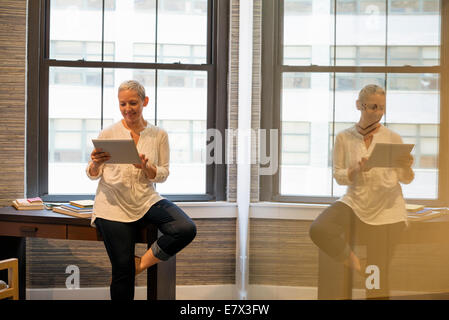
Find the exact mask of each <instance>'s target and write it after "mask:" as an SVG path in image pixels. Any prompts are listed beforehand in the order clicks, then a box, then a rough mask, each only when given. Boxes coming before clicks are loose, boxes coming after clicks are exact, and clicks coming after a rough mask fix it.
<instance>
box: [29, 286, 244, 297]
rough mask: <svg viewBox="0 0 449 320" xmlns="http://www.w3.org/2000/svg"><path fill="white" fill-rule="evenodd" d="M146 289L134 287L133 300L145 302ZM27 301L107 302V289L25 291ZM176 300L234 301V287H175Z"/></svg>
mask: <svg viewBox="0 0 449 320" xmlns="http://www.w3.org/2000/svg"><path fill="white" fill-rule="evenodd" d="M146 298H147V288H146V287H136V289H135V292H134V299H135V300H146ZM26 299H27V300H109V299H110V294H109V287H99V288H80V289H66V288H39V289H26ZM176 299H177V300H212V299H213V300H235V299H236V293H235V285H233V284H223V285H204V286H176Z"/></svg>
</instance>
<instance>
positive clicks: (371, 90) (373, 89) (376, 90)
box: [359, 84, 385, 101]
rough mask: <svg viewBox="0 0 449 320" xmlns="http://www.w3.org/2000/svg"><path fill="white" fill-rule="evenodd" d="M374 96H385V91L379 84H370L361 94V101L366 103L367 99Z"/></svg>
mask: <svg viewBox="0 0 449 320" xmlns="http://www.w3.org/2000/svg"><path fill="white" fill-rule="evenodd" d="M374 94H380V95H385V90H384V89H383V88H382V87H380V86H378V85H377V84H368V85H366V86H364V87H363V88H362V90H360V92H359V101H365V100H366V98H368V97H369V96H372V95H374Z"/></svg>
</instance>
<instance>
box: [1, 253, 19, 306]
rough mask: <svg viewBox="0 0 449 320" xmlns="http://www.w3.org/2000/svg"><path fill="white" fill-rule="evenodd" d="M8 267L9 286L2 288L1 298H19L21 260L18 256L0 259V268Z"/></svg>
mask: <svg viewBox="0 0 449 320" xmlns="http://www.w3.org/2000/svg"><path fill="white" fill-rule="evenodd" d="M6 269H8V286H9V288H6V289H3V290H0V299H5V298H12V299H13V300H19V260H17V259H16V258H13V259H6V260H2V261H0V270H6Z"/></svg>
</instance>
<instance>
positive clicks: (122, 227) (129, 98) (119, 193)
mask: <svg viewBox="0 0 449 320" xmlns="http://www.w3.org/2000/svg"><path fill="white" fill-rule="evenodd" d="M118 100H119V106H120V112H121V113H122V116H123V119H122V120H121V121H119V122H117V123H115V124H113V125H111V126H110V127H108V128H106V129H104V130H103V131H101V132H100V135H99V139H130V138H132V139H133V140H134V142H135V144H136V147H137V150H138V152H139V155H140V158H141V163H139V164H135V165H131V164H108V163H105V162H106V161H107V160H109V159H110V155H109V154H107V153H106V152H102V150H96V149H94V150H93V151H92V154H91V159H92V160H91V161H89V165H88V166H87V169H86V172H87V175H88V176H89V178H91V179H98V178H101V179H100V182H99V183H98V188H97V194H96V196H95V205H94V214H93V216H92V224H95V226H96V227H97V228H98V230H99V231H100V233H101V235H102V237H103V240H104V244H105V247H106V251H107V253H108V255H109V259H110V260H111V265H112V282H111V299H133V298H134V280H135V275H137V274H139V273H140V272H142V271H143V270H145V269H147V268H149V267H150V266H152V265H154V264H156V263H158V262H160V261H161V260H167V259H169V258H170V257H171V256H173V255H175V254H176V253H177V252H179V251H180V250H181V249H183V248H184V247H185V246H187V245H188V244H189V243H190V242H191V241H192V240H193V238H194V237H195V235H196V226H195V224H194V222H193V221H192V220H191V219H190V218H189V217H188V216H187V215H186V214H185V213H184V212H183V211H182V210H181V209H180V208H179V207H178V206H176V205H175V204H174V203H172V202H170V201H169V200H167V199H164V198H162V197H161V196H160V195H159V193H157V192H156V191H155V189H154V185H153V184H154V183H160V182H164V181H165V180H166V179H167V177H168V174H169V169H168V168H169V154H170V150H169V145H168V136H167V133H166V132H165V130H163V129H161V128H158V127H155V126H153V125H151V124H150V123H149V122H148V121H146V120H145V119H144V118H143V116H142V111H143V108H144V107H146V106H147V105H148V97H147V96H146V95H145V89H144V87H143V86H142V85H141V84H140V83H138V82H137V81H126V82H123V83H122V84H121V85H120V87H119V89H118ZM148 224H155V225H156V226H157V227H158V228H159V230H160V231H161V232H162V233H163V235H162V236H161V237H159V239H158V240H157V241H156V242H154V243H153V244H152V246H151V248H150V249H149V250H148V251H147V252H146V253H145V254H144V255H143V256H142V257H137V256H134V252H135V241H136V233H137V231H138V229H139V228H141V227H143V226H146V225H148ZM149 285H150V284H149Z"/></svg>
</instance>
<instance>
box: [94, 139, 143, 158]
mask: <svg viewBox="0 0 449 320" xmlns="http://www.w3.org/2000/svg"><path fill="white" fill-rule="evenodd" d="M92 143H93V144H94V146H95V149H102V150H103V151H105V152H108V153H109V154H110V155H111V158H110V159H109V160H108V161H106V163H129V164H139V163H140V158H139V153H138V152H137V148H136V145H135V143H134V140H133V139H115V140H114V139H108V140H100V139H92Z"/></svg>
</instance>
